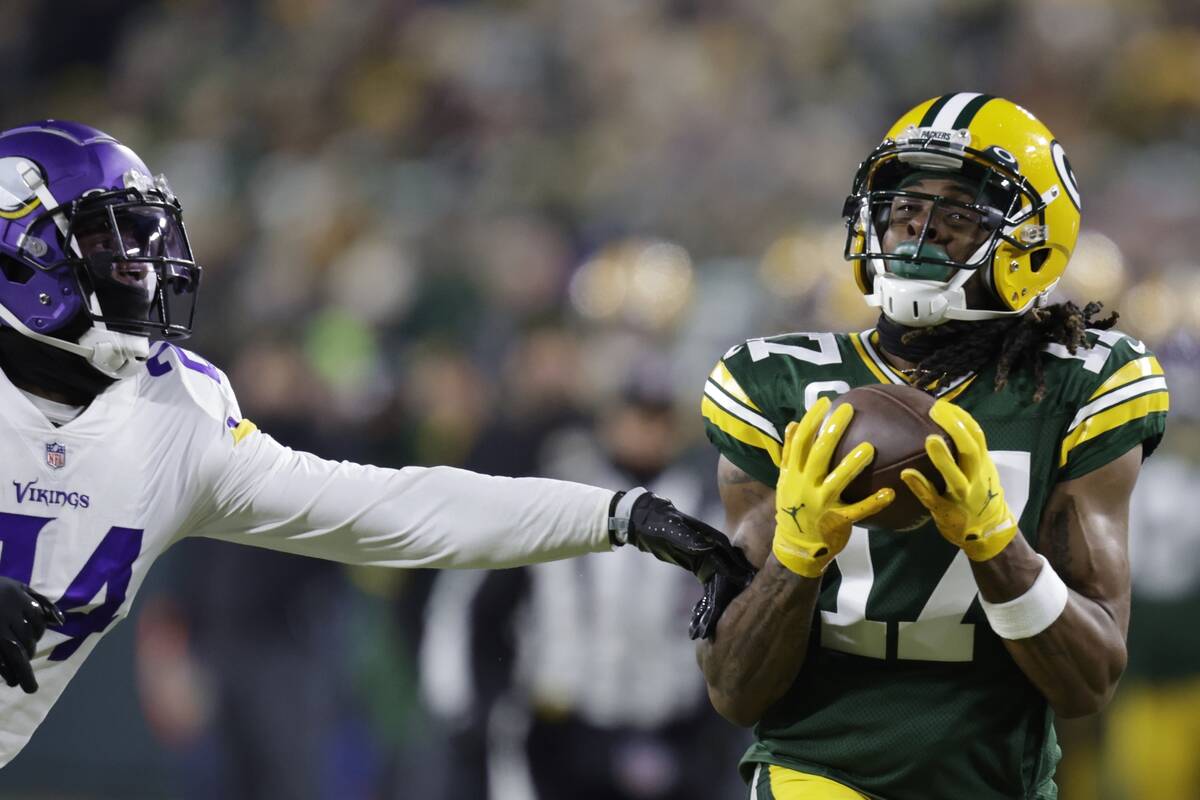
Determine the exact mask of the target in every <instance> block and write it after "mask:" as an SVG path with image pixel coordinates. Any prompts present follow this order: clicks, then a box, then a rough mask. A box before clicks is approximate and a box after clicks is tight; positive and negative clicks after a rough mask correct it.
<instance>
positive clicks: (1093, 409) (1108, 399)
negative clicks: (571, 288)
mask: <svg viewBox="0 0 1200 800" xmlns="http://www.w3.org/2000/svg"><path fill="white" fill-rule="evenodd" d="M1166 390H1167V379H1166V378H1164V377H1162V376H1152V377H1149V378H1142V379H1141V380H1137V381H1134V382H1133V383H1127V384H1125V385H1124V386H1122V387H1121V388H1120V389H1114V390H1113V391H1111V392H1109V393H1108V394H1104V395H1101V396H1100V397H1099V399H1096V400H1093V401H1092V402H1090V403H1088V404H1087V405H1085V406H1084V407H1083V408H1081V409H1079V411H1077V412H1076V413H1075V418H1074V419H1073V420H1071V424H1070V425H1069V426H1068V427H1067V433H1070V432H1071V431H1073V430H1075V429H1076V428H1078V427H1079V426H1080V425H1082V424H1083V422H1084V420H1086V419H1087V418H1088V417H1091V416H1093V415H1095V414H1099V413H1100V412H1101V411H1103V410H1105V409H1106V408H1112V407H1113V406H1117V405H1120V404H1121V403H1124V402H1125V401H1126V400H1128V399H1130V398H1131V397H1137V396H1138V395H1143V394H1149V393H1150V392H1155V391H1164V392H1165V391H1166Z"/></svg>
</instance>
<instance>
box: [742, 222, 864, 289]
mask: <svg viewBox="0 0 1200 800" xmlns="http://www.w3.org/2000/svg"><path fill="white" fill-rule="evenodd" d="M845 237H846V233H845V228H844V227H842V225H841V224H840V223H839V224H835V225H827V226H808V227H804V228H801V229H799V230H796V231H792V232H790V233H787V234H784V235H783V236H781V237H779V238H778V239H776V240H775V241H773V242H771V244H770V245H768V246H767V251H766V253H765V254H764V255H763V258H762V261H761V262H760V263H759V269H758V279H759V281H760V282H761V283H762V285H763V288H765V289H766V290H767V291H768V292H770V293H771V294H772V295H775V296H776V297H782V298H785V299H795V300H799V299H803V298H806V297H808V296H809V295H811V294H812V293H813V292H816V291H819V290H820V289H821V287H822V285H823V284H824V282H825V281H826V279H830V278H832V279H833V280H837V279H838V278H839V277H842V278H844V277H847V276H848V275H849V268H848V267H847V265H846V262H845V261H844V260H843V259H842V249H843V245H844V243H845Z"/></svg>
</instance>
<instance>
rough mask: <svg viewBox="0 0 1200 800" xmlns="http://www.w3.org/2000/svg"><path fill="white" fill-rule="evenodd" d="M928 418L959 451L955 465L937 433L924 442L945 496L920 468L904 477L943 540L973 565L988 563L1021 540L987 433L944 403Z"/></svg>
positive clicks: (964, 415) (977, 424)
mask: <svg viewBox="0 0 1200 800" xmlns="http://www.w3.org/2000/svg"><path fill="white" fill-rule="evenodd" d="M929 416H930V417H932V418H933V421H934V422H936V423H937V424H938V425H941V426H942V428H944V429H945V431H946V433H948V434H950V439H951V440H952V441H953V442H954V446H955V447H957V448H958V462H957V463H955V461H954V456H953V455H951V454H950V447H949V445H947V444H946V440H945V439H943V438H942V437H941V436H937V435H936V434H933V435H930V436H928V437H926V439H925V452H927V453H929V458H930V460H932V461H933V466H934V467H936V468H937V471H938V472H940V473H942V477H943V478H944V479H945V480H946V493H945V494H938V491H937V489H935V488H933V484H931V483H930V482H929V480H928V479H927V478H926V477H925V476H924V475H922V474H921V473H920V472H919V471H918V470H915V469H906V470H904V471H903V472H901V473H900V478H901V480H903V481H904V483H905V484H907V486H908V488H909V489H911V490H912V493H913V494H915V495H916V496H917V499H918V500H920V501H921V503H922V505H924V506H925V507H926V508H927V509H929V513H930V514H932V515H933V521H934V523H935V524H936V525H937V527H938V530H939V531H941V532H942V536H944V537H946V539H947V540H948V541H949V542H950V543H952V544H955V545H957V546H959V547H961V548H962V549H963V550H965V551H966V553H967V557H968V558H970V559H971V560H972V561H987V560H988V559H989V558H993V557H994V556H995V555H996V554H997V553H999V552H1000V551H1001V550H1003V549H1004V548H1005V547H1007V546H1008V543H1009V542H1011V541H1012V540H1013V537H1014V536H1016V535H1017V519H1016V517H1014V516H1013V513H1012V510H1011V509H1010V508H1009V507H1008V503H1007V502H1006V501H1005V500H1004V487H1002V486H1001V485H1000V474H999V473H998V472H996V464H995V463H994V462H993V461H992V457H991V456H990V455H989V454H988V449H987V440H986V439H985V438H984V436H983V429H981V428H980V427H979V423H978V422H976V421H975V418H974V417H972V416H971V415H970V414H969V413H967V412H966V411H964V410H963V409H961V408H959V407H958V406H956V405H954V404H953V403H949V402H947V401H945V400H938V401H937V402H935V403H934V404H933V408H932V409H930V411H929Z"/></svg>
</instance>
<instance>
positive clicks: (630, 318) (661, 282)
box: [568, 239, 695, 331]
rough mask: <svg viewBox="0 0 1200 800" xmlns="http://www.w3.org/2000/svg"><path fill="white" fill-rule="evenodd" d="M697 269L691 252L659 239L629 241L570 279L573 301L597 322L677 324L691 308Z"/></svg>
mask: <svg viewBox="0 0 1200 800" xmlns="http://www.w3.org/2000/svg"><path fill="white" fill-rule="evenodd" d="M694 280H695V276H694V269H693V267H692V258H691V256H690V255H688V252H687V251H686V250H685V249H683V248H682V247H680V246H679V245H677V244H674V243H672V242H667V241H664V240H660V239H627V240H622V241H619V242H614V243H612V244H609V245H607V246H605V247H604V248H602V249H601V250H600V251H599V252H598V253H596V255H594V256H593V257H592V258H590V259H588V260H587V261H586V262H584V264H583V266H581V267H580V268H579V270H578V272H576V273H575V275H574V277H573V278H572V279H571V284H570V287H569V291H568V293H569V296H570V300H571V305H572V306H573V307H574V308H575V310H576V311H577V312H579V314H580V315H581V316H583V317H584V318H586V319H590V320H595V321H598V322H616V321H621V322H626V323H630V324H632V325H635V326H637V327H639V328H642V329H645V330H650V331H657V330H667V329H670V328H673V327H674V325H675V324H676V323H677V322H678V321H679V319H680V316H681V314H682V312H683V311H684V310H685V309H686V308H687V307H688V306H689V304H690V303H691V299H692V294H693V291H694V285H693V284H694Z"/></svg>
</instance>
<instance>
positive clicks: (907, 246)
mask: <svg viewBox="0 0 1200 800" xmlns="http://www.w3.org/2000/svg"><path fill="white" fill-rule="evenodd" d="M892 254H893V255H897V256H909V257H912V256H916V257H917V258H931V259H932V258H937V259H945V260H947V261H949V260H950V254H949V253H947V252H946V248H944V247H942V246H941V245H939V244H931V243H930V242H926V243H925V244H923V245H921V251H920V252H919V253H918V252H917V243H916V242H901V243H900V244H898V245H896V249H895V250H893V251H892ZM886 264H887V271H888V272H890V273H891V274H893V275H895V276H896V277H898V278H916V279H918V280H923V281H948V280H950V276H951V275H953V274H954V268H953V267H947V266H945V265H944V264H927V263H922V262H916V263H914V262H912V261H900V260H898V259H891V258H889V259H887V261H886Z"/></svg>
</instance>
